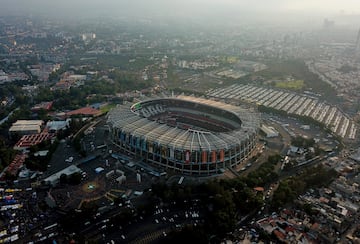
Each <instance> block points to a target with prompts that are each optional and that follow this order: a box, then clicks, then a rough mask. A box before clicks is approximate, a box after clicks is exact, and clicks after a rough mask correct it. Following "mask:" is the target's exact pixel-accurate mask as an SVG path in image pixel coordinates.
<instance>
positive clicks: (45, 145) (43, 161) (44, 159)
mask: <svg viewBox="0 0 360 244" xmlns="http://www.w3.org/2000/svg"><path fill="white" fill-rule="evenodd" d="M58 144H59V142H58V140H54V141H53V142H51V140H47V141H43V142H41V143H40V144H38V145H34V146H32V147H30V148H29V151H30V153H29V157H28V158H27V159H26V160H25V165H26V168H28V169H30V170H34V171H36V170H39V171H42V172H43V171H46V169H47V166H48V164H49V162H50V160H51V157H52V155H53V153H54V152H55V150H56V148H57V146H58ZM46 150H48V151H49V152H48V153H47V154H46V156H35V155H34V153H36V152H38V151H46Z"/></svg>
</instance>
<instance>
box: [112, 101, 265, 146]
mask: <svg viewBox="0 0 360 244" xmlns="http://www.w3.org/2000/svg"><path fill="white" fill-rule="evenodd" d="M163 99H175V100H178V101H179V100H184V101H190V102H194V103H199V104H204V105H209V106H213V107H216V108H219V109H222V110H226V111H228V112H230V113H233V114H235V115H236V116H237V117H239V118H240V119H241V122H242V123H241V127H240V128H238V129H235V130H232V131H229V132H212V131H204V130H196V129H181V128H178V127H173V126H170V125H167V124H160V123H158V122H155V121H151V120H149V119H148V118H145V117H143V116H140V115H139V114H137V113H134V112H133V111H132V110H131V109H130V106H129V105H118V106H117V107H116V108H115V109H113V110H112V111H111V112H110V113H109V115H108V122H109V123H110V124H111V125H112V127H116V128H121V129H122V130H123V131H126V132H127V133H129V134H131V135H133V136H136V137H140V138H144V139H145V140H146V141H153V142H155V143H157V144H159V145H166V146H170V147H171V148H173V149H179V150H189V151H194V150H198V151H199V150H202V151H212V150H217V149H218V150H220V149H229V148H232V147H233V146H234V145H238V144H240V143H241V142H242V141H244V140H246V139H248V138H249V136H250V135H253V134H254V133H256V131H257V129H258V128H259V123H260V119H259V115H258V113H256V112H252V111H250V110H245V109H243V108H241V107H238V106H234V105H230V104H225V103H221V102H217V101H212V100H206V99H202V98H195V97H188V96H179V97H177V98H163ZM156 100H157V99H154V100H153V101H154V103H156ZM160 100H162V99H160ZM148 101H150V100H148ZM224 119H226V118H224Z"/></svg>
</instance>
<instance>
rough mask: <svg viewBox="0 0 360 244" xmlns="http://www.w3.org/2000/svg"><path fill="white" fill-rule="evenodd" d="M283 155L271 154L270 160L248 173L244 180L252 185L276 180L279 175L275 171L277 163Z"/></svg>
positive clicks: (260, 184) (265, 183)
mask: <svg viewBox="0 0 360 244" xmlns="http://www.w3.org/2000/svg"><path fill="white" fill-rule="evenodd" d="M280 160H281V156H280V155H279V154H275V155H270V156H269V157H268V160H267V161H266V162H265V163H263V164H262V165H261V166H260V167H259V168H258V169H257V170H254V171H252V172H250V173H249V174H248V176H247V177H246V178H244V181H245V182H246V184H247V185H248V186H250V187H256V186H264V185H267V184H270V183H271V182H273V181H275V180H276V179H277V178H278V177H279V176H278V174H277V173H276V172H274V169H275V165H276V164H277V163H278V162H280Z"/></svg>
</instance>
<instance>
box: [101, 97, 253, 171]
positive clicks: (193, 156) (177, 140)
mask: <svg viewBox="0 0 360 244" xmlns="http://www.w3.org/2000/svg"><path fill="white" fill-rule="evenodd" d="M108 124H109V127H110V131H111V132H110V133H111V137H112V140H113V142H114V144H115V145H117V146H118V147H120V148H121V149H122V150H123V151H125V152H127V153H130V154H132V155H133V156H136V157H138V158H142V159H143V160H144V162H146V163H150V164H152V165H157V166H159V167H161V168H163V169H164V170H174V171H178V172H181V173H184V174H191V175H212V174H217V173H220V172H223V170H224V169H226V168H228V167H235V166H237V165H238V164H240V163H241V162H242V161H243V160H244V159H245V158H246V157H247V156H248V155H249V154H250V153H251V151H252V150H253V149H254V147H255V146H256V141H257V134H258V131H259V125H260V116H259V114H258V113H257V112H256V111H255V110H254V109H244V108H241V107H239V106H234V105H230V104H226V103H221V102H217V101H213V100H206V99H202V98H195V97H188V96H178V97H168V98H156V99H150V100H145V101H142V102H138V103H135V104H132V105H129V104H124V105H118V106H117V107H116V108H114V109H113V110H111V111H110V112H109V114H108Z"/></svg>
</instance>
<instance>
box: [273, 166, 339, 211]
mask: <svg viewBox="0 0 360 244" xmlns="http://www.w3.org/2000/svg"><path fill="white" fill-rule="evenodd" d="M336 177H337V172H336V171H335V170H334V169H328V168H325V167H324V166H322V165H319V166H316V167H312V168H307V169H304V170H303V171H302V172H301V174H299V175H297V176H295V177H290V178H288V179H286V180H283V181H281V182H280V184H279V186H278V188H277V189H276V191H275V192H274V195H273V199H272V202H271V206H272V208H274V209H277V208H279V207H282V206H284V205H285V204H287V203H290V202H292V201H293V200H294V199H295V198H296V197H297V196H298V195H300V194H303V193H304V192H305V191H306V190H307V189H309V188H311V187H314V188H316V187H322V186H326V185H328V184H329V183H330V182H331V181H332V180H333V179H335V178H336Z"/></svg>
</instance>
